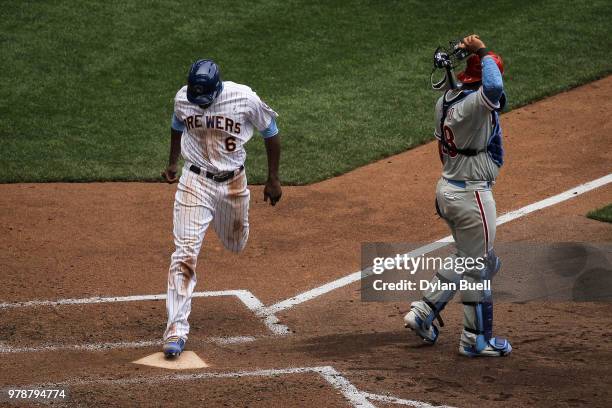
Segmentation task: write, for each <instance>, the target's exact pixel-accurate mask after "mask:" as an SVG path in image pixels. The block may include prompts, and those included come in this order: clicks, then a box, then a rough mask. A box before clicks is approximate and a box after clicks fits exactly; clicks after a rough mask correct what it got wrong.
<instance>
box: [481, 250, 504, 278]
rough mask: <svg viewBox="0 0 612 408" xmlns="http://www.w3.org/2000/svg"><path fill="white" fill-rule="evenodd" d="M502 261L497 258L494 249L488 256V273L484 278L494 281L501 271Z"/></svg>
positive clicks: (486, 264) (486, 265)
mask: <svg viewBox="0 0 612 408" xmlns="http://www.w3.org/2000/svg"><path fill="white" fill-rule="evenodd" d="M501 265H502V264H501V259H500V258H499V257H498V256H497V254H496V253H495V250H494V249H491V250H490V251H489V252H488V253H487V256H486V262H485V268H486V273H485V274H484V277H485V278H487V279H493V277H494V276H495V275H496V274H497V272H499V270H500V269H501Z"/></svg>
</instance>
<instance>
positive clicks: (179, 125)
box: [170, 113, 185, 132]
mask: <svg viewBox="0 0 612 408" xmlns="http://www.w3.org/2000/svg"><path fill="white" fill-rule="evenodd" d="M170 127H171V128H172V129H174V130H176V131H177V132H182V131H183V130H185V124H184V123H183V122H181V121H180V120H179V119H178V118H177V117H176V113H173V114H172V123H171V124H170Z"/></svg>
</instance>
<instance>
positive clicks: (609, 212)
mask: <svg viewBox="0 0 612 408" xmlns="http://www.w3.org/2000/svg"><path fill="white" fill-rule="evenodd" d="M587 217H589V218H591V219H594V220H597V221H603V222H610V223H612V204H608V205H606V206H605V207H602V208H598V209H597V210H593V211H589V213H588V214H587Z"/></svg>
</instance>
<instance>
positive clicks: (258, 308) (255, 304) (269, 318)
mask: <svg viewBox="0 0 612 408" xmlns="http://www.w3.org/2000/svg"><path fill="white" fill-rule="evenodd" d="M219 296H235V297H237V298H238V299H239V300H240V301H241V302H242V303H243V304H244V305H245V306H246V307H247V308H248V309H249V310H250V311H251V312H253V313H254V314H255V315H256V316H257V317H258V318H259V319H261V320H262V322H263V324H264V325H265V326H266V327H267V328H268V330H270V331H271V332H272V333H273V334H275V335H279V336H282V335H286V334H289V333H291V330H289V328H288V327H287V326H285V325H284V324H281V323H280V321H279V320H278V318H277V317H276V316H275V315H274V313H269V312H268V311H267V309H266V307H265V306H264V304H263V303H261V301H260V300H259V299H258V298H257V297H255V295H253V293H251V292H250V291H248V290H244V289H236V290H220V291H205V292H194V293H193V297H194V298H200V297H219ZM166 297H167V295H166V294H159V295H134V296H114V297H97V296H96V297H89V298H81V299H59V300H30V301H26V302H14V303H0V309H16V308H26V307H41V306H63V305H86V304H102V303H119V302H143V301H158V300H165V299H166Z"/></svg>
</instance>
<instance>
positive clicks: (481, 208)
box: [474, 191, 489, 254]
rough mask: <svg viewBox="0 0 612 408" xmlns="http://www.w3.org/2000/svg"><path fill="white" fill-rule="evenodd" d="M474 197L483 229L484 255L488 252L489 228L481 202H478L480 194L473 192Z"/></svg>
mask: <svg viewBox="0 0 612 408" xmlns="http://www.w3.org/2000/svg"><path fill="white" fill-rule="evenodd" d="M474 195H475V196H476V202H478V209H479V210H480V218H481V219H482V226H483V227H484V235H485V251H484V253H485V254H486V253H487V252H489V226H488V225H487V217H485V212H484V208H483V206H482V201H480V194H478V191H474Z"/></svg>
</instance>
